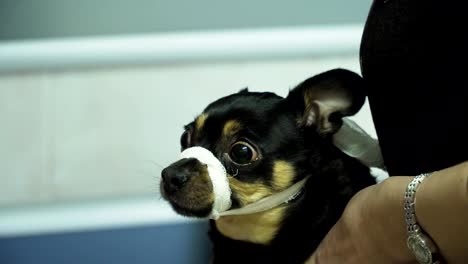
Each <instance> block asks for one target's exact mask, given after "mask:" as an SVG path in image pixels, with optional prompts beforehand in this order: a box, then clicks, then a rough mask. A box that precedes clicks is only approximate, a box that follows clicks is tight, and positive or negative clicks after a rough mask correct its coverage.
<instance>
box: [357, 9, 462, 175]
mask: <svg viewBox="0 0 468 264" xmlns="http://www.w3.org/2000/svg"><path fill="white" fill-rule="evenodd" d="M462 5H463V1H458V2H457V1H451V2H444V1H434V0H426V1H417V0H388V1H383V0H376V1H374V3H373V6H372V7H371V10H370V12H369V16H368V19H367V22H366V27H365V30H364V35H363V37H362V43H361V51H360V55H361V69H362V74H363V77H364V79H365V80H367V81H368V84H369V87H370V88H369V91H368V96H369V103H370V107H371V112H372V115H373V118H374V124H375V126H376V131H377V135H378V137H379V141H380V144H381V148H382V154H383V158H384V160H385V164H386V166H387V169H388V171H389V173H390V175H416V174H419V173H422V172H429V171H434V170H439V169H443V168H446V167H449V166H452V165H455V164H457V163H460V162H462V161H466V160H468V124H467V123H468V122H467V121H468V95H467V94H466V87H467V85H468V70H467V69H468V67H467V65H468V29H467V28H466V27H467V26H468V25H467V24H468V23H467V21H468V14H466V11H465V10H466V9H464V8H463V7H462Z"/></svg>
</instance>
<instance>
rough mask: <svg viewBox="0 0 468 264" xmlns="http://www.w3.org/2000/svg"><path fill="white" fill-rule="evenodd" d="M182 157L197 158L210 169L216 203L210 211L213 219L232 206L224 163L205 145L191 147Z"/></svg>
mask: <svg viewBox="0 0 468 264" xmlns="http://www.w3.org/2000/svg"><path fill="white" fill-rule="evenodd" d="M180 158H182V159H183V158H195V159H197V160H198V161H200V162H201V163H202V164H205V165H206V166H207V169H208V175H209V176H210V179H211V184H212V185H213V194H214V203H213V209H212V210H211V213H210V216H209V217H210V218H211V219H218V218H219V215H220V213H222V212H224V211H226V210H228V209H229V208H230V207H231V188H230V187H229V181H228V178H227V174H226V169H225V168H224V166H223V164H222V163H221V162H220V161H219V160H218V159H217V158H216V157H215V156H214V155H213V153H211V151H209V150H207V149H206V148H203V147H191V148H188V149H186V150H184V151H183V152H182V153H180Z"/></svg>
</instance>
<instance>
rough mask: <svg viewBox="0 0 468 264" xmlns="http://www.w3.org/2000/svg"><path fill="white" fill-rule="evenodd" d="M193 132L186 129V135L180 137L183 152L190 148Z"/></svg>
mask: <svg viewBox="0 0 468 264" xmlns="http://www.w3.org/2000/svg"><path fill="white" fill-rule="evenodd" d="M191 134H192V133H191V131H190V129H186V130H185V131H184V133H182V136H180V146H181V147H182V150H184V149H186V148H188V147H189V146H190V140H191V137H192V136H191Z"/></svg>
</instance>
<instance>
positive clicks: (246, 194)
mask: <svg viewBox="0 0 468 264" xmlns="http://www.w3.org/2000/svg"><path fill="white" fill-rule="evenodd" d="M228 179H229V185H230V187H231V189H232V192H233V193H235V194H236V197H237V199H238V200H239V203H240V205H241V206H245V205H247V204H250V203H253V202H255V201H258V200H260V199H262V198H263V197H266V196H269V195H271V194H272V190H271V189H270V188H269V187H268V186H265V185H263V184H260V183H249V182H242V181H239V180H237V179H236V178H234V177H228Z"/></svg>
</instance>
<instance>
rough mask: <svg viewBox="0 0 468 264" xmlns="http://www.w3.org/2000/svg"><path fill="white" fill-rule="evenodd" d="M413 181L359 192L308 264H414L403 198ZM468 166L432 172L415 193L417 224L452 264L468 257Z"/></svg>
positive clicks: (396, 181)
mask: <svg viewBox="0 0 468 264" xmlns="http://www.w3.org/2000/svg"><path fill="white" fill-rule="evenodd" d="M411 180H412V177H391V178H389V179H388V180H386V181H384V182H382V183H381V184H378V185H374V186H371V187H369V188H366V189H364V190H363V191H361V192H359V193H358V194H357V195H356V196H355V197H354V198H353V199H352V200H351V201H350V203H349V205H348V206H347V208H346V210H345V212H344V214H343V216H342V218H341V219H340V221H339V222H338V223H337V225H335V227H334V228H333V229H332V230H331V231H330V233H329V234H328V235H327V237H326V238H325V239H324V241H323V242H322V244H321V245H320V247H319V248H318V250H317V251H316V253H315V254H314V256H313V257H312V258H311V260H310V262H308V263H415V258H414V256H413V255H412V253H411V252H410V251H409V250H408V248H407V246H406V238H407V233H406V223H405V221H404V214H403V202H404V201H403V197H404V193H405V189H406V186H407V185H408V183H409V182H410V181H411ZM467 184H468V163H463V164H460V165H458V166H454V167H451V168H448V169H445V170H441V171H438V172H435V173H433V175H432V176H430V177H429V178H427V179H426V180H424V181H423V182H422V183H421V185H420V187H419V188H418V191H417V193H416V216H417V219H418V222H419V224H420V225H421V226H422V228H423V229H424V230H425V232H426V233H428V234H429V235H430V236H431V237H432V238H433V240H434V241H435V242H436V244H437V245H438V246H439V249H440V252H441V254H442V255H443V256H444V257H445V259H446V260H447V261H448V262H449V263H465V259H466V258H467V257H468V248H467V247H468V246H467V245H468V228H466V227H465V225H466V224H465V223H468V190H467V188H468V187H467V186H468V185H467Z"/></svg>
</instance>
